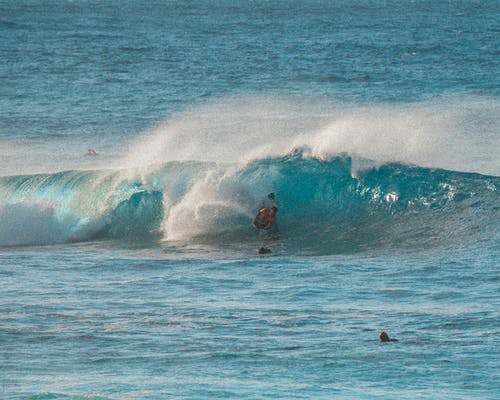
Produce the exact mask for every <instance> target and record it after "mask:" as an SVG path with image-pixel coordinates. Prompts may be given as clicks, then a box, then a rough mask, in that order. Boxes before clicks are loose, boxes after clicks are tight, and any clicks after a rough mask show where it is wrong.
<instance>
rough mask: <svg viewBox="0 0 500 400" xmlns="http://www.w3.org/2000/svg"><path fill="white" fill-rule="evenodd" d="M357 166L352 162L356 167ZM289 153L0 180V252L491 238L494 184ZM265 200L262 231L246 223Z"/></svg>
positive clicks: (359, 245) (339, 245)
mask: <svg viewBox="0 0 500 400" xmlns="http://www.w3.org/2000/svg"><path fill="white" fill-rule="evenodd" d="M359 163H360V162H359V161H357V162H356V164H357V165H359ZM353 171H354V169H353V159H352V158H351V157H349V156H347V155H341V156H337V157H334V158H330V159H328V160H322V159H317V158H311V157H305V156H304V154H303V153H302V152H295V153H292V154H289V155H287V156H284V157H277V158H267V159H260V160H255V161H252V162H249V163H247V164H245V165H238V164H218V163H213V162H169V163H165V164H160V165H155V166H154V167H150V168H149V170H148V171H146V172H144V171H141V174H140V175H139V174H135V173H133V172H131V171H127V170H111V171H85V172H82V171H68V172H61V173H55V174H38V175H24V176H10V177H3V178H0V222H1V224H0V245H3V246H12V245H28V244H50V243H64V242H72V241H87V240H96V239H118V240H122V239H123V240H128V241H151V240H152V241H154V242H158V241H160V242H162V243H165V244H166V245H169V244H173V245H175V244H179V243H181V244H200V243H204V244H212V245H223V246H226V245H231V246H232V245H234V246H242V247H246V246H253V247H255V246H257V245H260V243H261V242H262V241H264V242H272V245H273V246H274V248H279V249H282V250H283V251H287V252H290V251H292V252H299V253H301V252H303V253H308V252H314V253H336V252H350V251H359V250H363V249H374V248H388V247H408V248H419V247H421V248H423V247H429V246H439V245H446V244H452V243H453V244H460V243H469V242H471V241H478V240H483V239H487V238H491V237H496V236H498V230H497V228H496V227H497V226H498V222H499V219H498V210H499V206H500V205H499V198H498V191H497V188H498V187H499V185H500V178H498V177H494V176H485V175H479V174H471V173H463V172H453V171H448V170H442V169H429V168H422V167H415V166H408V165H404V164H400V163H391V164H386V165H383V166H378V167H365V168H364V169H361V170H359V171H358V172H353ZM269 192H275V193H276V197H277V206H278V208H279V213H278V222H277V224H276V226H275V228H274V230H273V232H271V233H269V234H266V235H262V234H258V233H257V232H256V230H255V228H253V227H252V225H251V221H252V218H253V216H254V214H255V212H256V210H257V208H258V207H259V204H260V202H261V201H262V200H263V199H265V196H266V194H267V193H269Z"/></svg>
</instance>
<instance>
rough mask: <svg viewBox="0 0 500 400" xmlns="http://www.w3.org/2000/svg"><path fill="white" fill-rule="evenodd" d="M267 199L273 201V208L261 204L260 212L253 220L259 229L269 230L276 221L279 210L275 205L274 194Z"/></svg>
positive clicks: (270, 194)
mask: <svg viewBox="0 0 500 400" xmlns="http://www.w3.org/2000/svg"><path fill="white" fill-rule="evenodd" d="M267 198H268V199H269V200H271V207H265V205H264V203H262V204H261V206H260V208H259V212H258V213H257V215H256V217H255V218H254V220H253V224H254V226H255V227H256V228H258V229H266V230H267V229H269V228H271V226H273V224H274V222H275V221H276V214H277V213H278V208H277V207H276V206H275V205H274V193H269V194H268V195H267Z"/></svg>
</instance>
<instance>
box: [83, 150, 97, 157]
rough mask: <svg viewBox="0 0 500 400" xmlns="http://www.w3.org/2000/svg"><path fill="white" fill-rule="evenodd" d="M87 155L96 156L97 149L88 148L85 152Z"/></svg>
mask: <svg viewBox="0 0 500 400" xmlns="http://www.w3.org/2000/svg"><path fill="white" fill-rule="evenodd" d="M85 155H86V156H96V155H97V151H95V150H94V149H88V150H87V152H86V153H85Z"/></svg>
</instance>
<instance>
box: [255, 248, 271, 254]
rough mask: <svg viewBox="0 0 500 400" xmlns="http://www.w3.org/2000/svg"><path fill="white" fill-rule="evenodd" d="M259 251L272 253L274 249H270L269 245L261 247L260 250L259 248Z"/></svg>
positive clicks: (260, 252)
mask: <svg viewBox="0 0 500 400" xmlns="http://www.w3.org/2000/svg"><path fill="white" fill-rule="evenodd" d="M257 253H259V254H269V253H272V251H271V249H268V248H267V247H261V248H260V249H259V250H257Z"/></svg>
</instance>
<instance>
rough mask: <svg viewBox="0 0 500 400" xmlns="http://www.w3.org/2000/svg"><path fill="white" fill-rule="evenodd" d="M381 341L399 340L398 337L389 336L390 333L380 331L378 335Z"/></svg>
mask: <svg viewBox="0 0 500 400" xmlns="http://www.w3.org/2000/svg"><path fill="white" fill-rule="evenodd" d="M378 338H379V339H380V341H381V342H397V341H398V339H393V338H389V335H388V334H387V333H386V332H380V335H379V337H378Z"/></svg>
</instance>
